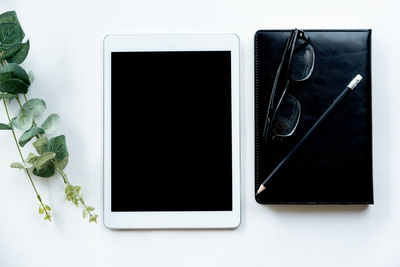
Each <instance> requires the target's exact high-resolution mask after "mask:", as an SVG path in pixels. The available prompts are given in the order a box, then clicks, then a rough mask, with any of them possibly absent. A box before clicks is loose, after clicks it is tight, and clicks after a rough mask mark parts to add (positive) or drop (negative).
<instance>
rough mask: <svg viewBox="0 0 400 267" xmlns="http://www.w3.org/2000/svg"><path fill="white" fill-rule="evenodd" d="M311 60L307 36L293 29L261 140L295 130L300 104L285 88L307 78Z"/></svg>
mask: <svg viewBox="0 0 400 267" xmlns="http://www.w3.org/2000/svg"><path fill="white" fill-rule="evenodd" d="M314 63H315V50H314V47H313V46H312V44H311V42H310V38H309V37H306V36H305V34H304V32H303V31H301V30H298V29H294V30H292V31H291V34H290V37H289V39H288V40H287V42H286V47H285V51H284V52H283V56H282V59H281V62H280V64H279V67H278V70H277V72H276V75H275V80H274V84H273V86H272V90H271V96H270V99H269V103H268V107H267V113H266V118H265V124H264V133H263V138H264V141H268V138H269V133H272V135H273V136H277V137H288V136H291V135H292V134H293V133H294V132H295V130H296V128H297V125H298V123H299V120H300V114H301V105H300V102H299V101H298V100H297V99H296V98H295V97H294V96H293V95H291V94H289V93H287V91H288V88H289V85H290V84H291V83H293V82H301V81H305V80H307V79H308V78H310V76H311V74H312V72H313V70H314ZM276 96H277V97H276Z"/></svg>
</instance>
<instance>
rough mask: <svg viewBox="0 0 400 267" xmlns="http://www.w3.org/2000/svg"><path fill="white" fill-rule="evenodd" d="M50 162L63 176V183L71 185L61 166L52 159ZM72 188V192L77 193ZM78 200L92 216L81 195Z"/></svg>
mask: <svg viewBox="0 0 400 267" xmlns="http://www.w3.org/2000/svg"><path fill="white" fill-rule="evenodd" d="M51 163H53V165H54V167H55V168H56V170H57V171H58V172H59V173H60V174H61V177H62V178H63V180H64V183H65V184H66V185H71V183H70V182H69V181H68V178H67V175H66V174H65V172H64V171H63V170H62V169H61V168H59V167H58V165H57V162H55V161H54V160H51ZM71 186H72V185H71ZM72 188H73V190H74V193H75V194H76V195H79V193H78V192H77V191H76V190H75V187H74V186H72ZM79 202H81V204H82V206H83V207H84V208H85V210H86V212H87V213H88V214H89V216H90V217H92V214H91V213H90V211H89V210H88V207H87V206H86V203H85V201H83V198H82V197H79Z"/></svg>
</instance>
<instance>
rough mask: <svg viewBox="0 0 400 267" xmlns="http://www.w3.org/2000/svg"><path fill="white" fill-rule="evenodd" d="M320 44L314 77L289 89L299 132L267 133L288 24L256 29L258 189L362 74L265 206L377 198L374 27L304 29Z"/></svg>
mask: <svg viewBox="0 0 400 267" xmlns="http://www.w3.org/2000/svg"><path fill="white" fill-rule="evenodd" d="M305 33H306V35H307V36H309V37H310V40H311V43H312V44H313V46H314V48H315V56H316V59H315V68H314V72H313V74H312V76H311V77H310V79H308V80H306V81H304V82H296V83H293V84H292V86H290V88H289V90H288V92H289V93H290V94H292V95H294V96H295V97H296V98H297V99H298V100H299V101H300V103H301V117H300V121H299V124H298V127H297V129H296V131H295V133H294V134H293V135H292V136H290V137H286V138H274V139H273V140H272V141H269V142H267V143H265V142H264V141H263V139H262V133H263V127H264V121H265V115H266V108H267V103H268V100H269V96H270V92H271V89H272V85H273V81H274V77H275V73H276V70H277V68H278V65H279V62H280V60H281V56H282V54H283V50H284V48H285V44H286V41H287V39H288V37H289V35H290V30H261V31H258V32H257V33H256V35H255V190H257V188H258V187H259V185H260V184H261V183H262V182H263V180H264V179H265V178H266V177H267V176H268V174H269V173H270V172H271V171H272V170H273V169H274V168H275V166H277V165H278V164H279V162H280V161H281V160H282V159H283V158H284V157H285V156H286V155H287V154H288V152H289V151H290V150H291V149H293V147H294V146H295V145H296V142H298V141H299V140H300V139H301V138H302V137H303V136H304V134H305V133H306V132H307V131H308V129H310V127H312V125H313V123H314V122H315V121H317V120H318V118H319V117H320V116H321V115H322V113H323V112H324V111H325V110H326V109H327V108H328V106H329V105H330V104H331V103H332V101H333V100H334V99H335V98H336V97H337V96H338V95H339V94H340V93H341V92H342V90H343V89H344V88H346V86H347V85H348V84H349V82H350V81H351V80H352V79H353V78H354V77H355V76H356V75H357V74H361V75H362V76H363V80H362V81H361V82H360V84H359V85H358V86H357V87H356V88H355V89H354V90H353V91H352V92H350V93H349V94H348V95H347V96H346V97H345V98H344V99H343V101H342V102H341V103H339V104H338V106H337V107H336V108H335V110H334V111H333V112H332V114H330V115H329V116H328V117H327V119H326V120H325V121H324V122H323V123H322V124H321V125H320V126H319V127H318V128H317V129H316V130H315V132H314V133H313V134H312V135H311V136H310V137H309V138H308V139H307V140H306V142H305V143H304V144H303V145H302V146H301V147H300V148H299V150H298V151H296V153H295V154H294V155H293V156H292V157H291V158H290V160H289V161H288V162H287V163H286V164H285V165H284V166H283V167H282V168H281V169H280V170H279V171H278V172H277V173H276V175H275V176H274V177H272V179H271V180H270V181H269V182H268V184H267V185H266V189H265V191H264V192H262V193H261V194H260V195H258V196H256V201H257V202H258V203H260V204H373V202H374V200H373V179H372V178H373V177H372V114H371V30H305Z"/></svg>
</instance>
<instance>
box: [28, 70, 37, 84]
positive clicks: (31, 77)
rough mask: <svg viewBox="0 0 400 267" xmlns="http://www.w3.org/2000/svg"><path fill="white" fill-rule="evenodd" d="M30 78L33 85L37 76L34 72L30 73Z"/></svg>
mask: <svg viewBox="0 0 400 267" xmlns="http://www.w3.org/2000/svg"><path fill="white" fill-rule="evenodd" d="M28 76H29V81H30V82H31V83H33V80H35V74H34V73H33V71H29V72H28Z"/></svg>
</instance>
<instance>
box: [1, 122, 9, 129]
mask: <svg viewBox="0 0 400 267" xmlns="http://www.w3.org/2000/svg"><path fill="white" fill-rule="evenodd" d="M0 130H12V128H11V126H10V125H8V124H4V123H0Z"/></svg>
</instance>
